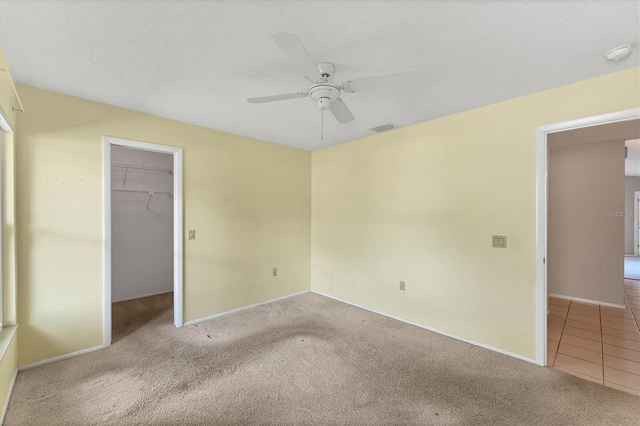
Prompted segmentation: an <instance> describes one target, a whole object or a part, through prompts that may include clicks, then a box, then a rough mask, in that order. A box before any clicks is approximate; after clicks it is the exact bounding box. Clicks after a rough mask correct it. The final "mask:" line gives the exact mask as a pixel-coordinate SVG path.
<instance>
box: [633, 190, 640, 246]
mask: <svg viewBox="0 0 640 426" xmlns="http://www.w3.org/2000/svg"><path fill="white" fill-rule="evenodd" d="M633 201H634V203H633V205H634V206H635V207H634V212H633V214H634V216H633V254H634V255H635V256H640V191H635V192H634V193H633Z"/></svg>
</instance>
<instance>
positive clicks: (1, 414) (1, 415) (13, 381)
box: [0, 368, 18, 425]
mask: <svg viewBox="0 0 640 426" xmlns="http://www.w3.org/2000/svg"><path fill="white" fill-rule="evenodd" d="M17 377H18V369H17V368H16V371H15V372H14V373H13V378H12V379H11V383H9V391H8V392H7V400H6V401H5V402H4V407H2V411H1V412H0V425H2V424H3V423H4V416H5V415H6V414H7V409H8V408H9V400H10V399H11V394H12V393H13V386H14V385H15V384H16V378H17Z"/></svg>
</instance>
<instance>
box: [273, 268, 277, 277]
mask: <svg viewBox="0 0 640 426" xmlns="http://www.w3.org/2000/svg"><path fill="white" fill-rule="evenodd" d="M273 276H274V277H277V276H278V268H273Z"/></svg>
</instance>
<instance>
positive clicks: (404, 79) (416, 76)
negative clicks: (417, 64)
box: [341, 70, 422, 93]
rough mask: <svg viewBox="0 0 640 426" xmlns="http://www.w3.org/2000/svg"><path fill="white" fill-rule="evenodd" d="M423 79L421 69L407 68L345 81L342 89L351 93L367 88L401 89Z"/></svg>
mask: <svg viewBox="0 0 640 426" xmlns="http://www.w3.org/2000/svg"><path fill="white" fill-rule="evenodd" d="M421 79H422V74H420V71H418V70H406V71H399V72H394V73H391V74H382V75H375V76H373V77H365V78H358V79H356V80H349V81H345V82H344V83H342V86H341V87H342V90H344V91H345V92H349V93H353V92H363V91H365V90H380V89H399V88H404V87H411V86H415V85H416V84H418V83H419V82H420V80H421Z"/></svg>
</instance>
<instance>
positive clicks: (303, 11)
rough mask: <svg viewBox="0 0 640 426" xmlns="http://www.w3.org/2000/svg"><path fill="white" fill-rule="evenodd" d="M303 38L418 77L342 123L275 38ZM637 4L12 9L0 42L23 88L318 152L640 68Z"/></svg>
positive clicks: (365, 64) (372, 70)
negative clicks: (616, 50) (280, 97)
mask: <svg viewBox="0 0 640 426" xmlns="http://www.w3.org/2000/svg"><path fill="white" fill-rule="evenodd" d="M281 31H283V32H292V33H296V34H298V36H299V37H300V39H301V40H302V42H303V43H304V45H305V46H306V48H307V50H308V52H309V53H310V55H311V57H312V58H313V59H314V60H315V61H316V62H317V63H318V62H322V61H329V62H333V63H335V64H336V68H337V71H336V80H337V82H342V81H345V80H349V79H354V78H360V77H366V76H369V75H374V74H381V73H389V72H394V71H399V70H405V69H410V68H417V69H419V70H420V71H421V73H422V75H423V81H422V82H421V84H420V85H419V86H417V87H415V88H411V89H404V90H399V91H395V92H394V91H384V92H383V91H378V92H366V93H365V92H363V93H345V94H344V95H343V99H344V100H345V102H346V103H347V104H348V105H349V107H350V109H351V111H352V112H353V114H354V115H355V117H356V119H355V121H353V122H350V123H347V124H338V123H337V122H336V120H335V119H334V117H333V116H331V115H330V114H327V115H326V117H325V120H324V126H325V127H324V129H325V130H324V141H321V140H320V111H319V110H318V109H317V108H316V106H315V104H314V102H313V101H311V100H310V99H308V98H306V99H294V100H288V101H281V102H276V103H269V104H250V103H248V102H246V98H249V97H255V96H265V95H271V94H278V93H288V92H298V91H305V90H306V89H307V88H308V83H307V80H305V79H304V77H302V76H301V75H300V74H299V73H298V72H296V71H295V70H294V69H293V67H292V65H291V63H290V62H289V59H288V58H287V57H286V56H285V55H284V54H283V53H282V51H281V50H280V49H279V48H278V47H277V45H276V44H275V42H274V41H273V40H272V39H271V37H270V35H271V34H273V33H276V32H281ZM639 38H640V3H639V2H638V1H637V0H636V1H537V2H534V1H509V2H497V1H496V2H488V1H484V2H481V1H475V2H467V1H424V2H414V1H398V0H393V1H364V2H363V1H350V2H337V1H335V2H330V1H295V2H294V1H233V2H232V1H209V2H207V1H126V2H125V1H121V2H120V1H118V2H117V1H74V2H71V1H55V2H54V1H6V0H0V44H1V45H2V46H3V48H4V50H5V53H6V55H7V57H8V59H9V63H10V65H11V67H12V69H13V73H14V76H15V78H16V80H17V81H18V82H19V83H22V84H27V85H30V86H34V87H39V88H43V89H47V90H52V91H55V92H60V93H65V94H69V95H73V96H78V97H82V98H86V99H91V100H95V101H99V102H104V103H107V104H111V105H116V106H119V107H124V108H129V109H133V110H137V111H143V112H147V113H151V114H155V115H159V116H162V117H168V118H172V119H176V120H180V121H184V122H188V123H193V124H198V125H201V126H205V127H210V128H215V129H219V130H224V131H228V132H232V133H237V134H241V135H246V136H251V137H254V138H258V139H263V140H267V141H271V142H276V143H280V144H285V145H290V146H294V147H298V148H302V149H307V150H314V149H318V148H320V147H323V146H329V145H334V144H338V143H342V142H346V141H349V140H353V139H357V138H361V137H364V136H368V135H371V134H372V132H371V131H370V130H369V129H370V128H372V127H374V126H378V125H381V124H384V123H387V122H391V123H394V124H396V125H398V126H401V127H402V126H407V125H409V124H414V123H418V122H421V121H426V120H430V119H433V118H436V117H440V116H444V115H448V114H451V113H455V112H459V111H463V110H467V109H470V108H474V107H478V106H482V105H487V104H490V103H494V102H497V101H501V100H505V99H509V98H514V97H517V96H522V95H526V94H529V93H533V92H537V91H541V90H545V89H549V88H553V87H557V86H561V85H564V84H568V83H572V82H576V81H580V80H584V79H587V78H591V77H595V76H599V75H603V74H607V73H611V72H615V71H620V70H623V69H626V68H630V67H634V66H638V65H640V56H639V54H638V53H639V51H640V49H639V48H638V47H637V46H636V48H635V49H634V51H633V53H632V55H631V56H630V57H629V58H627V59H625V60H624V61H620V62H617V63H613V62H607V61H606V60H605V59H604V57H603V54H604V53H605V52H606V51H607V50H608V49H610V48H612V47H615V46H618V45H620V44H624V43H634V44H637V43H638V40H639Z"/></svg>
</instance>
